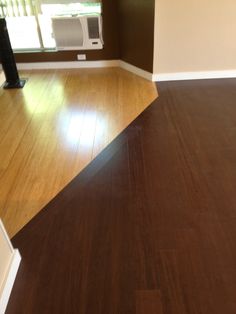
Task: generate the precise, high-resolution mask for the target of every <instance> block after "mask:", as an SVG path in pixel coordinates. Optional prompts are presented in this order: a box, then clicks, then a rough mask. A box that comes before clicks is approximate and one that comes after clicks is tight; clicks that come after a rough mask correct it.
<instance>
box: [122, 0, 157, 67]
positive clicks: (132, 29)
mask: <svg viewBox="0 0 236 314" xmlns="http://www.w3.org/2000/svg"><path fill="white" fill-rule="evenodd" d="M118 4H119V6H118V7H119V38H120V55H121V59H122V60H123V61H126V62H128V63H130V64H132V65H135V66H137V67H139V68H141V69H143V70H146V71H149V72H153V49H154V11H155V0H118Z"/></svg>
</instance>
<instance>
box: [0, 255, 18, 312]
mask: <svg viewBox="0 0 236 314" xmlns="http://www.w3.org/2000/svg"><path fill="white" fill-rule="evenodd" d="M20 261H21V256H20V253H19V251H18V250H17V249H15V250H14V252H13V256H12V260H11V264H10V266H9V270H8V273H7V277H6V281H5V283H4V287H3V290H2V293H1V295H0V314H4V313H5V310H6V308H7V303H8V300H9V298H10V294H11V290H12V287H13V284H14V281H15V278H16V274H17V271H18V268H19V265H20Z"/></svg>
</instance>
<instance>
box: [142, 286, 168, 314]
mask: <svg viewBox="0 0 236 314" xmlns="http://www.w3.org/2000/svg"><path fill="white" fill-rule="evenodd" d="M146 313H149V314H163V309H162V301H161V293H160V291H159V290H150V291H149V290H143V291H142V290H141V291H136V314H146Z"/></svg>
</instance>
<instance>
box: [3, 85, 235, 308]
mask: <svg viewBox="0 0 236 314" xmlns="http://www.w3.org/2000/svg"><path fill="white" fill-rule="evenodd" d="M158 90H159V94H160V96H159V98H158V99H157V100H156V101H155V102H154V103H153V104H152V105H151V106H150V107H148V108H147V109H146V110H145V111H144V112H143V113H142V114H141V115H140V116H139V117H138V118H137V119H136V120H135V121H134V122H133V123H132V124H131V125H130V126H129V127H128V128H127V129H125V131H124V132H123V133H122V134H121V135H120V136H119V137H118V138H116V139H115V140H114V141H113V142H112V143H111V144H110V145H109V147H107V148H106V149H105V151H103V152H102V153H101V154H100V155H99V156H98V157H97V158H96V159H95V160H94V161H93V162H92V163H91V164H90V165H89V166H88V167H87V168H86V169H85V170H84V171H83V172H82V173H81V174H80V175H79V176H78V177H76V178H75V179H74V180H73V181H72V182H71V183H70V184H69V185H68V186H67V187H66V188H65V189H64V190H63V191H62V192H61V193H60V194H58V195H57V196H56V198H55V199H54V200H52V201H51V202H50V203H49V204H48V205H47V206H46V207H45V208H44V210H42V211H41V212H40V213H39V214H38V215H37V216H36V217H35V218H34V219H33V220H32V221H31V222H30V223H29V224H28V225H26V226H25V227H24V228H23V229H22V230H21V231H20V232H19V233H18V234H17V235H16V236H15V237H14V238H13V244H14V246H15V247H18V248H19V249H20V252H21V254H22V258H23V259H22V264H21V266H20V270H19V273H18V275H17V280H16V282H15V285H14V289H13V293H12V296H11V298H10V303H9V305H8V308H7V313H8V314H9V313H11V314H16V313H17V314H18V313H19V314H20V313H24V314H32V313H34V314H37V313H39V314H44V313H50V314H51V313H53V314H54V313H56V314H59V313H66V314H67V313H75V314H129V313H130V314H134V313H135V314H144V313H145V314H153V313H155V314H235V313H236V80H235V79H227V80H206V81H186V82H169V83H168V82H166V83H159V84H158Z"/></svg>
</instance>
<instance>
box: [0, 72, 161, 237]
mask: <svg viewBox="0 0 236 314" xmlns="http://www.w3.org/2000/svg"><path fill="white" fill-rule="evenodd" d="M21 77H28V78H29V81H28V82H27V84H26V85H25V87H24V89H22V90H10V91H9V90H7V91H6V90H0V103H1V106H0V217H1V218H2V220H3V222H4V224H5V226H6V229H7V231H8V232H9V234H10V235H11V236H13V235H14V234H15V233H16V232H17V231H18V230H19V229H21V228H22V226H23V225H25V223H27V222H28V221H29V220H30V219H31V218H32V217H33V216H34V215H35V214H36V213H37V212H38V211H39V210H40V209H41V208H42V207H43V206H44V205H45V204H46V203H47V202H48V201H49V200H51V199H52V198H53V197H54V196H55V195H56V194H57V193H58V192H59V191H60V190H61V189H62V188H63V187H64V186H65V185H66V184H67V183H68V182H69V181H70V180H71V179H72V178H73V177H74V176H75V175H76V174H78V172H80V171H81V170H82V169H83V168H84V167H85V166H86V165H87V164H88V163H89V162H90V161H91V160H92V159H93V158H94V157H95V156H96V155H97V154H98V153H99V152H100V151H101V150H102V149H103V148H104V147H105V146H106V145H107V144H108V143H109V142H111V141H112V140H113V139H114V138H115V137H116V136H117V135H118V134H119V133H120V132H121V131H122V130H123V129H124V128H125V127H126V126H127V125H128V124H129V123H130V122H131V121H132V120H133V119H134V118H136V117H137V115H138V114H140V113H141V112H142V111H143V110H144V109H145V108H146V107H147V106H148V105H149V104H150V103H151V102H152V101H153V100H154V99H155V98H156V96H157V92H156V87H155V85H154V84H153V83H151V82H148V81H146V80H144V79H142V78H140V77H137V76H135V75H133V74H131V73H129V72H126V71H124V70H121V69H119V68H112V69H111V68H109V69H83V70H50V71H49V70H47V71H28V72H21Z"/></svg>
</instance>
